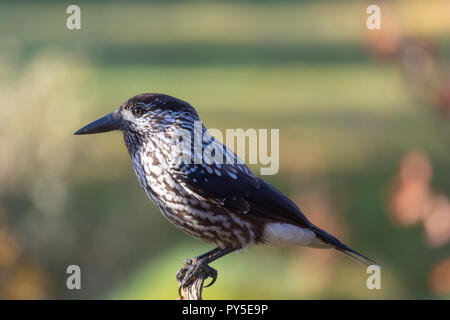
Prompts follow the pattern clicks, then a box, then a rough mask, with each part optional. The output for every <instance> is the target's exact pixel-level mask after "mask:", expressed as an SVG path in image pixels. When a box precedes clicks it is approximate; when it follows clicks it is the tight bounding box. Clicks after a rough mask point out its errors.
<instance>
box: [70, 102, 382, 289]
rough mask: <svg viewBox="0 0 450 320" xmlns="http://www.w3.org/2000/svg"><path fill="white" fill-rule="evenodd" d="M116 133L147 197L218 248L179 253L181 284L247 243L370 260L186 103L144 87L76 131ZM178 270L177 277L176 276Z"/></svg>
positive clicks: (184, 227) (208, 270) (210, 272)
mask: <svg viewBox="0 0 450 320" xmlns="http://www.w3.org/2000/svg"><path fill="white" fill-rule="evenodd" d="M112 130H120V131H122V132H123V136H124V140H125V144H126V146H127V149H128V152H129V153H130V156H131V159H132V164H133V168H134V171H135V172H136V176H137V178H138V180H139V183H140V185H141V186H142V188H143V189H144V191H145V192H146V194H147V196H148V197H149V198H150V199H151V200H152V201H153V202H154V203H155V205H156V206H157V207H158V208H159V210H160V211H161V212H162V213H163V214H164V215H165V217H166V218H167V219H169V220H170V221H171V222H172V223H173V224H175V226H177V227H178V228H180V229H181V230H183V231H185V232H186V233H188V234H189V235H191V236H193V237H196V238H200V239H202V240H205V241H207V242H210V243H214V244H216V245H217V248H215V249H213V250H211V251H209V252H207V253H205V254H203V255H200V256H198V257H196V258H193V259H188V260H186V263H185V266H184V268H183V269H182V270H180V271H182V272H179V277H182V278H180V279H179V281H180V288H181V287H183V286H189V285H190V284H191V283H192V282H193V281H194V280H195V279H196V277H197V276H198V275H199V273H200V272H201V273H203V274H205V273H206V274H207V275H209V276H210V277H212V281H211V283H210V284H209V285H211V284H212V283H214V281H215V280H216V278H217V272H216V270H214V269H213V268H211V267H210V266H209V263H211V262H212V261H214V260H216V259H218V258H220V257H222V256H224V255H226V254H228V253H230V252H233V251H235V250H238V249H241V248H244V247H246V246H249V245H251V244H258V243H262V244H269V245H302V246H311V247H319V248H334V249H337V250H339V251H341V252H343V253H345V254H346V255H348V256H350V257H352V258H354V259H356V260H358V261H360V262H362V263H364V264H367V265H371V264H374V262H373V261H372V260H370V259H368V258H366V257H364V256H362V255H361V254H359V253H357V252H356V251H354V250H352V249H350V248H349V247H347V246H346V245H345V244H343V243H342V242H341V241H339V240H338V239H337V238H335V237H334V236H332V235H331V234H329V233H327V232H326V231H324V230H322V229H320V228H319V227H317V226H315V225H313V224H312V223H311V222H310V221H309V220H308V219H307V218H306V217H305V215H304V214H303V212H302V211H301V210H300V209H299V208H298V207H297V206H296V205H295V204H294V203H293V202H292V201H291V200H289V198H287V197H286V196H285V195H283V194H282V193H281V192H280V191H278V190H277V189H275V188H274V187H273V186H271V185H270V184H268V183H267V182H265V181H264V180H262V179H261V178H259V177H257V176H255V174H253V173H252V171H251V170H250V169H249V168H248V167H247V166H246V165H245V164H244V163H243V161H242V160H241V159H240V158H239V157H238V156H237V155H236V154H235V153H234V152H233V151H231V150H230V149H229V148H228V147H227V146H226V145H224V144H222V143H221V142H220V141H218V140H216V139H215V138H214V137H212V136H211V135H210V134H209V133H208V130H207V129H206V128H205V126H204V125H203V124H202V123H201V120H200V118H199V116H198V114H197V112H196V111H195V109H194V108H193V107H192V106H191V105H190V104H189V103H187V102H185V101H182V100H179V99H176V98H174V97H171V96H168V95H164V94H156V93H144V94H140V95H137V96H135V97H132V98H130V99H128V100H127V101H125V102H124V103H123V104H122V105H121V106H120V107H119V108H118V109H117V110H115V111H114V112H112V113H110V114H108V115H106V116H104V117H103V118H100V119H98V120H96V121H94V122H92V123H90V124H88V125H87V126H85V127H83V128H82V129H80V130H78V131H77V132H76V133H75V134H77V135H81V134H93V133H101V132H107V131H112ZM181 275H182V276H181Z"/></svg>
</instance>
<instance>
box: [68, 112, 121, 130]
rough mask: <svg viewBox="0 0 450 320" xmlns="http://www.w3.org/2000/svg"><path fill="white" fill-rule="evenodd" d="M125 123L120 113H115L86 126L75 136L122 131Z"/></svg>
mask: <svg viewBox="0 0 450 320" xmlns="http://www.w3.org/2000/svg"><path fill="white" fill-rule="evenodd" d="M124 122H125V121H124V120H123V119H122V117H121V116H120V114H119V113H117V112H113V113H110V114H108V115H106V116H104V117H103V118H100V119H98V120H95V121H94V122H91V123H89V124H88V125H87V126H84V127H83V128H81V129H80V130H78V131H77V132H75V134H93V133H102V132H108V131H113V130H120V129H122V128H123V126H124Z"/></svg>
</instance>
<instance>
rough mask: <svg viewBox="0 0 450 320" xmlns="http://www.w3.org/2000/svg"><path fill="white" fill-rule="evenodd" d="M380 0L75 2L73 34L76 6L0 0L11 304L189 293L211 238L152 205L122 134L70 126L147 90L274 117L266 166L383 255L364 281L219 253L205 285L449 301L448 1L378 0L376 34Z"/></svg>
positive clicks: (1, 245)
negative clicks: (272, 158)
mask: <svg viewBox="0 0 450 320" xmlns="http://www.w3.org/2000/svg"><path fill="white" fill-rule="evenodd" d="M372 2H373V1H372ZM372 2H370V3H368V2H365V1H226V2H225V1H223V2H219V1H207V2H205V1H170V2H169V1H164V2H163V1H160V2H146V1H137V2H127V3H124V2H118V1H117V2H107V1H89V2H82V1H81V2H77V3H76V4H78V5H80V7H81V30H68V29H67V28H66V19H67V17H68V14H66V8H67V6H68V5H70V4H72V3H69V2H65V1H50V2H45V1H43V2H39V4H38V3H36V2H31V1H30V2H20V3H17V2H13V1H0V101H1V107H0V150H1V151H0V298H2V299H43V298H44V299H45V298H52V299H59V298H61V299H80V298H85V299H95V298H113V299H122V298H126V299H175V298H176V297H177V287H178V284H177V282H176V280H175V274H176V272H177V270H178V269H179V268H180V267H181V266H182V264H183V262H184V260H185V259H186V258H190V257H193V256H196V255H198V254H200V253H203V252H205V251H207V250H209V249H211V248H212V246H211V245H208V244H206V243H202V242H200V241H198V240H195V239H192V238H190V237H188V236H187V235H185V234H184V233H182V232H181V231H179V230H177V229H176V228H175V227H174V226H172V225H171V224H170V223H169V222H168V221H167V220H166V219H165V218H164V217H163V216H162V215H161V214H160V213H159V212H158V211H157V210H156V208H155V206H154V205H153V204H151V203H150V201H149V200H148V199H147V198H146V196H145V194H144V192H143V191H141V190H140V188H139V185H138V183H137V180H136V177H135V175H134V172H133V170H132V167H131V163H130V159H129V156H128V153H127V151H126V148H125V147H124V144H123V142H122V137H121V135H120V134H119V133H111V134H105V135H98V136H86V137H74V136H73V135H72V134H73V132H74V131H76V130H77V129H79V128H80V127H81V126H82V125H84V124H86V123H88V122H90V121H92V120H95V119H97V118H98V117H99V116H101V115H103V114H105V113H108V112H111V111H112V110H113V109H115V108H117V107H118V106H119V105H120V104H121V103H122V102H123V101H124V100H126V99H127V98H128V97H131V96H133V95H136V94H138V93H143V92H160V93H166V94H170V95H173V96H175V97H178V98H181V99H183V100H186V101H188V102H190V103H191V104H192V105H194V106H195V107H196V109H197V111H198V112H199V114H200V116H201V117H202V119H203V121H204V122H205V123H206V125H207V126H208V127H212V128H219V129H225V128H244V129H246V128H269V129H270V128H279V129H280V171H279V173H278V174H277V175H274V176H266V177H264V178H265V179H267V180H268V181H269V182H271V183H272V184H273V185H274V186H276V187H277V188H279V189H280V190H281V191H283V192H284V193H285V194H287V195H288V196H290V197H291V198H292V199H293V200H294V201H295V202H296V203H297V204H298V205H299V206H300V208H302V210H303V211H304V212H305V213H306V214H307V215H308V216H309V217H310V219H311V220H312V222H314V223H316V224H318V225H320V226H323V227H324V228H326V229H327V230H329V231H330V232H331V233H334V234H335V235H337V236H339V237H340V238H342V239H343V240H344V241H345V242H347V244H348V245H350V246H351V247H352V248H354V249H355V250H358V251H360V252H362V253H363V254H365V255H367V256H369V257H370V258H372V259H374V260H375V261H377V262H378V263H380V264H381V265H382V267H383V269H382V289H381V290H368V289H367V288H366V279H367V276H368V275H367V274H366V272H365V268H364V267H363V266H361V265H359V264H357V263H355V262H353V261H351V260H349V259H347V258H346V257H345V256H343V255H342V254H339V253H336V252H334V251H331V250H314V249H307V248H282V249H275V248H267V247H262V246H258V247H253V248H250V249H248V250H242V251H241V252H239V253H237V254H231V255H230V256H227V257H225V258H223V259H220V260H219V261H217V262H215V263H213V267H215V268H216V269H217V270H218V271H219V278H218V281H217V283H216V284H215V285H214V286H213V287H211V288H208V289H205V291H204V298H206V299H311V298H319V299H334V298H343V299H347V298H357V299H380V298H387V299H394V298H395V299H399V298H409V299H410V298H449V297H450V250H449V249H450V244H449V240H450V204H449V200H448V197H449V196H450V138H449V136H450V129H449V122H448V121H449V117H448V114H449V113H448V110H449V109H450V106H449V105H448V104H449V103H450V102H449V101H450V95H449V93H450V85H449V84H450V76H449V73H448V58H450V38H449V34H450V23H449V19H448V17H449V14H450V7H449V2H448V1H446V0H442V1H439V0H433V1H430V0H427V1H425V0H423V1H416V0H404V1H389V3H384V2H379V4H380V5H381V7H382V25H383V28H382V30H380V31H368V30H367V29H366V19H367V17H368V15H367V14H366V8H367V6H368V4H373V3H372ZM375 2H376V1H375ZM405 39H406V40H407V41H406V40H405ZM253 168H254V169H257V166H256V167H255V166H253ZM257 172H259V170H258V171H257ZM72 264H76V265H79V266H80V267H81V270H82V282H81V283H82V289H81V290H73V291H70V290H68V289H67V288H66V278H67V276H68V275H67V274H66V268H67V266H69V265H72Z"/></svg>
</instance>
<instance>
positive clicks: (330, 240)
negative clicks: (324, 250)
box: [311, 226, 378, 266]
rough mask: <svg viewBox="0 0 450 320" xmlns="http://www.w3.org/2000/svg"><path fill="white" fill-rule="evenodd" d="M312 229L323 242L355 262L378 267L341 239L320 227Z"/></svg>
mask: <svg viewBox="0 0 450 320" xmlns="http://www.w3.org/2000/svg"><path fill="white" fill-rule="evenodd" d="M311 229H312V230H313V231H314V233H315V234H316V236H317V238H319V239H320V240H321V241H322V242H324V243H326V244H329V245H331V246H332V247H334V249H336V250H339V251H341V252H342V253H344V254H345V255H347V256H349V257H350V258H352V259H353V260H355V261H357V262H359V263H362V264H365V265H366V266H370V265H378V264H377V263H376V262H375V261H373V260H372V259H369V258H367V257H365V256H363V255H362V254H360V253H358V252H356V251H355V250H352V249H350V248H349V247H347V246H346V245H345V244H343V243H342V242H341V241H340V240H339V239H337V238H335V237H334V236H332V235H331V234H329V233H328V232H326V231H324V230H322V229H320V228H319V227H316V226H312V227H311Z"/></svg>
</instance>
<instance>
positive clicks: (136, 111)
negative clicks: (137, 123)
mask: <svg viewBox="0 0 450 320" xmlns="http://www.w3.org/2000/svg"><path fill="white" fill-rule="evenodd" d="M133 114H134V115H135V116H136V117H140V116H142V115H143V114H144V108H142V107H136V108H134V109H133Z"/></svg>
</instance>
